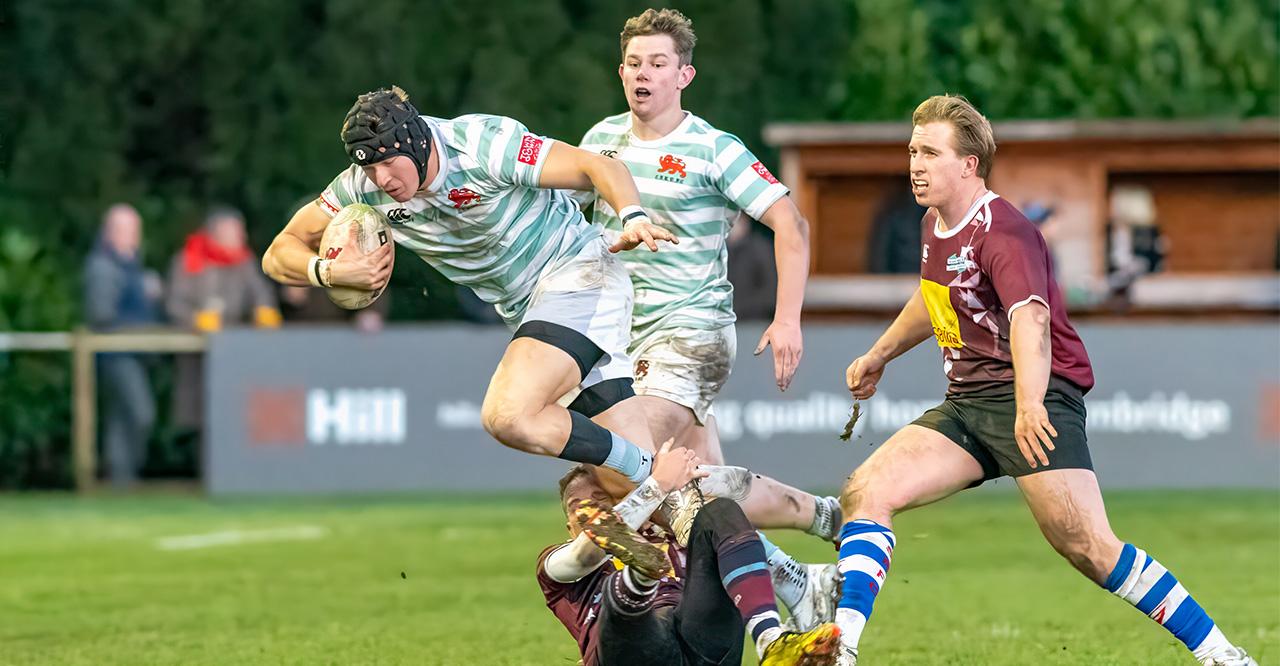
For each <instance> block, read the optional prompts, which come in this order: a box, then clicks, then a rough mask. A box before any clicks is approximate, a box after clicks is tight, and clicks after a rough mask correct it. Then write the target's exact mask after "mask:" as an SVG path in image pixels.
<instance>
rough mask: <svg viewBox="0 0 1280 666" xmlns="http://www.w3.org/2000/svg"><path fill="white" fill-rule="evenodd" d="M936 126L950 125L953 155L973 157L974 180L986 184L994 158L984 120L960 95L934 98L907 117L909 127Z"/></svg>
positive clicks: (988, 126)
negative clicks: (909, 118) (953, 140)
mask: <svg viewBox="0 0 1280 666" xmlns="http://www.w3.org/2000/svg"><path fill="white" fill-rule="evenodd" d="M936 122H944V123H951V128H952V129H953V130H955V144H956V145H955V146H952V147H953V148H955V151H956V154H958V155H960V156H961V157H967V156H969V155H973V156H974V157H977V158H978V177H979V178H982V179H983V180H986V179H987V176H990V175H991V164H992V163H993V162H994V161H995V158H996V136H995V133H994V132H992V131H991V123H990V122H989V121H988V120H987V117H986V116H984V115H982V114H981V113H979V112H978V109H977V107H975V106H974V105H973V104H972V103H970V102H969V100H967V99H965V98H964V96H962V95H934V96H933V97H930V98H929V99H926V100H925V101H923V102H921V103H920V106H917V107H916V110H915V111H914V112H913V113H912V114H911V124H912V125H916V126H919V125H927V124H929V123H936Z"/></svg>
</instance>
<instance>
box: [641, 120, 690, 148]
mask: <svg viewBox="0 0 1280 666" xmlns="http://www.w3.org/2000/svg"><path fill="white" fill-rule="evenodd" d="M635 119H636V118H635V116H633V115H631V112H630V111H628V112H627V143H628V144H629V145H632V146H638V147H640V148H656V147H657V146H661V145H662V144H664V143H666V142H667V141H669V140H671V139H674V138H675V137H677V136H680V135H681V134H684V133H685V132H686V131H687V130H688V129H689V125H692V124H693V113H691V112H689V111H685V112H684V120H681V121H680V124H679V125H676V127H675V129H673V130H671V131H670V132H667V133H666V134H664V135H662V136H660V137H658V138H656V139H649V140H648V141H641V140H640V139H639V138H638V137H636V135H635V134H634V133H633V132H632V131H631V129H632V127H633V126H634V125H635Z"/></svg>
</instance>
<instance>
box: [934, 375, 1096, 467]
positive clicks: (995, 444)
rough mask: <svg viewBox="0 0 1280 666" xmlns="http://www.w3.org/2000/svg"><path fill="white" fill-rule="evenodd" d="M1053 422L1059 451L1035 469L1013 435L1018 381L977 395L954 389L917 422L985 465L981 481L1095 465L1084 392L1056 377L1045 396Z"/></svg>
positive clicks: (1051, 453) (1049, 454)
mask: <svg viewBox="0 0 1280 666" xmlns="http://www.w3.org/2000/svg"><path fill="white" fill-rule="evenodd" d="M1044 406H1045V409H1046V410H1047V411H1048V412H1049V423H1052V424H1053V429H1054V430H1056V431H1057V432H1058V436H1057V437H1055V438H1054V440H1053V445H1054V447H1055V448H1054V450H1052V451H1045V453H1046V454H1047V455H1048V457H1049V465H1048V466H1044V465H1040V466H1037V467H1036V468H1035V469H1032V468H1031V465H1029V464H1028V463H1027V459H1026V458H1024V457H1023V456H1022V451H1020V450H1019V449H1018V442H1017V440H1015V439H1014V437H1013V425H1014V421H1015V420H1016V418H1017V400H1016V399H1015V398H1014V395H1013V382H1008V383H1007V384H1005V385H1004V386H999V387H994V388H993V389H992V390H983V391H980V392H975V393H973V394H949V395H948V396H947V399H946V400H945V401H944V402H943V403H942V404H941V405H938V406H937V407H934V408H933V409H930V410H929V411H927V412H925V413H924V414H923V415H921V416H920V418H918V419H916V420H915V421H914V422H913V423H914V424H915V425H918V426H923V427H925V428H928V429H930V430H936V431H937V432H940V433H942V434H944V435H946V436H947V438H948V439H950V440H951V441H952V442H954V443H955V444H956V445H958V446H959V447H960V448H962V449H964V450H965V451H966V452H968V453H969V455H971V456H973V457H974V459H975V460H977V461H978V464H979V465H981V466H982V476H983V478H982V480H981V481H978V482H977V483H975V484H973V485H975V486H976V485H980V484H981V483H983V482H984V481H989V480H991V479H995V478H998V477H1001V476H1012V477H1019V476H1025V475H1027V474H1035V473H1036V472H1047V471H1049V470H1055V469H1093V460H1092V459H1091V457H1090V456H1089V443H1088V438H1087V437H1086V436H1085V408H1084V395H1083V394H1082V393H1081V391H1080V389H1079V388H1077V387H1076V386H1074V385H1073V384H1071V383H1070V382H1067V381H1065V380H1062V379H1059V378H1057V377H1053V378H1051V379H1050V381H1049V390H1048V391H1047V392H1046V393H1045V396H1044Z"/></svg>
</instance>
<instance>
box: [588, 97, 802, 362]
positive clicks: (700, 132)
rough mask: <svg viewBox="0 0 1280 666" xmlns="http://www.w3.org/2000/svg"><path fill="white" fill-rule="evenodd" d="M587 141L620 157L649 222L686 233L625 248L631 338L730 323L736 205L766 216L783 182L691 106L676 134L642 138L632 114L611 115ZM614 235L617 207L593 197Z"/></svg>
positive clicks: (598, 217) (599, 218)
mask: <svg viewBox="0 0 1280 666" xmlns="http://www.w3.org/2000/svg"><path fill="white" fill-rule="evenodd" d="M579 145H580V147H581V148H583V149H585V150H590V151H592V152H596V153H601V154H603V155H607V156H609V157H613V158H615V159H619V160H622V162H623V163H625V164H626V165H627V168H628V169H630V170H631V176H632V177H633V178H634V179H635V181H636V187H637V188H639V190H640V203H641V205H642V206H643V207H644V209H645V212H647V213H648V214H649V216H650V217H651V218H652V219H653V221H654V222H655V223H657V224H659V225H661V226H662V227H663V228H665V229H667V230H668V231H670V232H671V233H673V234H675V235H676V237H677V238H679V239H680V244H679V245H670V244H661V247H660V249H659V250H658V252H656V253H654V252H649V251H648V250H645V249H643V248H640V249H637V250H633V251H631V252H624V253H621V254H620V255H619V256H620V257H621V258H622V261H623V262H624V263H625V264H626V266H627V270H628V271H630V272H631V282H632V284H633V285H634V286H635V298H636V304H635V310H634V311H633V314H632V336H631V338H632V340H633V341H634V340H640V339H643V338H645V337H647V336H648V335H650V334H651V333H653V332H655V331H657V330H659V329H662V328H667V327H671V326H682V327H689V328H696V329H702V330H710V329H716V328H721V327H723V326H728V325H729V324H732V323H733V322H734V314H733V287H732V286H731V285H730V284H729V279H728V264H727V256H728V253H727V251H726V250H727V246H726V241H727V238H728V234H729V228H730V227H731V226H732V225H733V221H734V220H735V219H736V218H737V216H738V215H740V214H743V213H745V214H747V215H750V216H751V217H753V218H755V219H760V217H761V216H762V215H764V213H765V211H767V210H769V207H770V206H772V205H773V204H774V203H775V202H776V201H778V199H781V198H782V197H784V196H786V195H787V193H788V190H787V187H786V186H785V185H783V184H782V183H779V182H778V179H777V178H774V177H773V174H771V173H769V170H768V169H767V168H765V166H764V164H763V163H762V162H761V161H760V160H759V159H757V158H756V156H755V155H752V154H751V151H750V150H748V149H747V147H746V146H745V145H743V143H742V141H741V140H740V139H738V137H736V136H733V135H732V134H728V133H726V132H721V131H720V130H718V129H716V128H714V127H712V126H711V124H710V123H708V122H707V121H705V120H703V119H701V118H699V117H697V116H695V115H693V114H691V113H690V114H687V115H686V116H685V119H684V121H683V122H681V123H680V125H679V126H678V127H676V129H674V130H673V131H672V132H671V133H670V134H668V135H666V136H664V137H662V138H660V139H656V140H653V141H641V140H639V139H637V138H635V137H634V136H633V135H632V134H631V114H630V113H622V114H618V115H616V116H610V117H608V118H605V119H604V120H602V121H600V122H598V123H596V125H595V126H594V127H592V128H591V130H590V131H588V132H587V133H586V135H585V136H584V137H583V138H582V143H581V144H579ZM593 221H594V222H595V223H597V224H601V225H603V227H604V228H605V230H606V231H605V235H606V236H607V237H608V238H609V240H610V242H612V240H613V239H614V238H615V237H616V236H617V235H618V234H619V233H621V231H622V223H621V221H620V220H619V219H618V214H617V213H616V212H615V211H614V210H613V208H612V207H610V206H609V204H608V203H605V202H604V200H602V199H600V198H599V197H595V210H594V220H593Z"/></svg>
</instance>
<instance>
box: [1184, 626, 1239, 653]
mask: <svg viewBox="0 0 1280 666" xmlns="http://www.w3.org/2000/svg"><path fill="white" fill-rule="evenodd" d="M1233 647H1235V646H1234V645H1232V644H1231V641H1228V640H1227V637H1226V636H1224V635H1223V634H1222V630H1221V629H1219V628H1218V627H1217V625H1214V627H1213V629H1210V630H1209V635H1208V636H1205V637H1204V640H1203V641H1200V644H1199V645H1197V646H1196V649H1194V650H1192V651H1191V654H1193V655H1195V657H1196V659H1199V660H1200V661H1204V660H1206V659H1208V658H1209V657H1217V656H1219V655H1221V654H1222V653H1223V652H1226V651H1227V650H1230V649H1231V648H1233Z"/></svg>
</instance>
